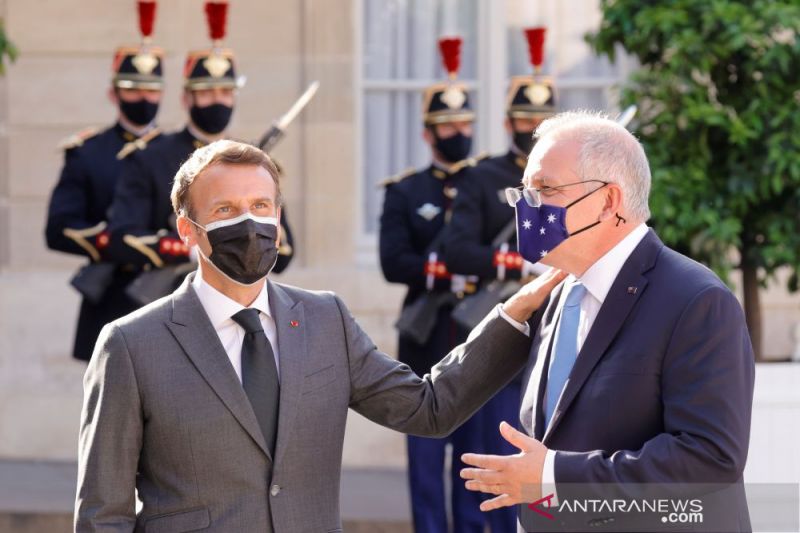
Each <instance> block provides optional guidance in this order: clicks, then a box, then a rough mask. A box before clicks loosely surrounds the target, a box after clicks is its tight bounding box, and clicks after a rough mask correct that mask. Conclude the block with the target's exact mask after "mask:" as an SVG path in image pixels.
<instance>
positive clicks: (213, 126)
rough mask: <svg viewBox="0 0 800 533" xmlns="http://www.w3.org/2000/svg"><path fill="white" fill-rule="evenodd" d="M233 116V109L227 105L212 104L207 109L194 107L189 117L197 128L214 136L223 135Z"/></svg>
mask: <svg viewBox="0 0 800 533" xmlns="http://www.w3.org/2000/svg"><path fill="white" fill-rule="evenodd" d="M232 114H233V108H232V107H231V106H227V105H225V104H211V105H209V106H206V107H199V106H197V105H192V107H191V108H190V109H189V116H190V117H192V122H194V124H195V126H197V127H198V128H200V129H201V130H203V131H204V132H206V133H210V134H212V135H216V134H217V133H221V132H222V131H223V130H224V129H225V128H227V127H228V123H229V122H230V121H231V115H232Z"/></svg>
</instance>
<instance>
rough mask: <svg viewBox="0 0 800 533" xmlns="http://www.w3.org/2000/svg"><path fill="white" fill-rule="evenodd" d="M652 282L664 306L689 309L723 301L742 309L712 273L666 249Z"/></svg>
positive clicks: (654, 272)
mask: <svg viewBox="0 0 800 533" xmlns="http://www.w3.org/2000/svg"><path fill="white" fill-rule="evenodd" d="M650 279H651V281H652V282H653V283H654V284H655V285H656V286H658V287H659V289H658V290H657V291H656V292H657V293H658V294H659V295H661V296H663V298H664V299H665V300H664V301H662V302H661V304H660V305H663V304H664V303H665V302H666V301H669V302H671V304H672V305H673V306H675V307H676V308H683V309H686V308H688V307H691V306H692V305H694V304H695V303H697V302H701V301H704V300H708V299H721V300H725V301H728V302H731V303H734V302H735V303H736V306H737V307H740V306H739V303H738V300H737V299H736V296H735V295H734V294H733V292H732V291H731V290H730V288H728V286H727V285H726V284H725V283H724V282H723V281H722V280H721V279H720V278H719V277H718V276H717V275H716V274H715V273H714V272H713V271H712V270H711V269H709V268H708V267H707V266H705V265H703V264H701V263H698V262H697V261H695V260H694V259H691V258H689V257H686V256H685V255H683V254H680V253H678V252H676V251H675V250H673V249H672V248H669V247H668V246H666V245H662V247H661V250H660V252H659V254H658V259H657V262H656V264H655V265H654V267H653V270H652V272H651V274H650Z"/></svg>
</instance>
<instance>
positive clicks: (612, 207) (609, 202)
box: [600, 183, 623, 220]
mask: <svg viewBox="0 0 800 533" xmlns="http://www.w3.org/2000/svg"><path fill="white" fill-rule="evenodd" d="M605 188H606V189H607V191H606V194H605V202H604V204H603V211H602V213H600V220H608V219H609V218H613V217H614V215H615V214H616V213H619V212H621V211H622V210H623V205H622V203H623V202H622V200H623V198H622V188H621V187H620V186H619V185H618V184H616V183H609V184H608V185H606V187H605Z"/></svg>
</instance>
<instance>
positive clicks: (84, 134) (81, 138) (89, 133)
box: [58, 127, 103, 151]
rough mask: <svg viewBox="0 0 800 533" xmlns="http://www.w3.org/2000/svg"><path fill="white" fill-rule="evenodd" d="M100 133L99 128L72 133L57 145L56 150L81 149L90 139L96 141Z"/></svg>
mask: <svg viewBox="0 0 800 533" xmlns="http://www.w3.org/2000/svg"><path fill="white" fill-rule="evenodd" d="M101 133H103V132H102V130H100V129H99V128H95V127H89V128H84V129H82V130H81V131H79V132H77V133H73V134H72V135H70V136H69V137H66V138H64V139H62V140H61V141H60V142H59V143H58V148H59V149H60V150H64V151H70V150H74V149H76V148H80V147H82V146H83V145H84V144H86V143H87V142H89V141H91V140H92V139H96V138H97V137H98V136H99V135H100V134H101Z"/></svg>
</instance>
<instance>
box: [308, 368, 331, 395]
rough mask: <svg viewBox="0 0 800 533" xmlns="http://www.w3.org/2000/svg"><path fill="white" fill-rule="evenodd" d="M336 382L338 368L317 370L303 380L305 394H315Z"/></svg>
mask: <svg viewBox="0 0 800 533" xmlns="http://www.w3.org/2000/svg"><path fill="white" fill-rule="evenodd" d="M334 381H336V367H335V366H334V365H330V366H326V367H325V368H322V369H320V370H316V371H314V372H312V373H311V374H308V375H307V376H306V377H305V379H303V394H308V393H310V392H314V391H315V390H317V389H321V388H322V387H324V386H325V385H329V384H331V383H333V382H334Z"/></svg>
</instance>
